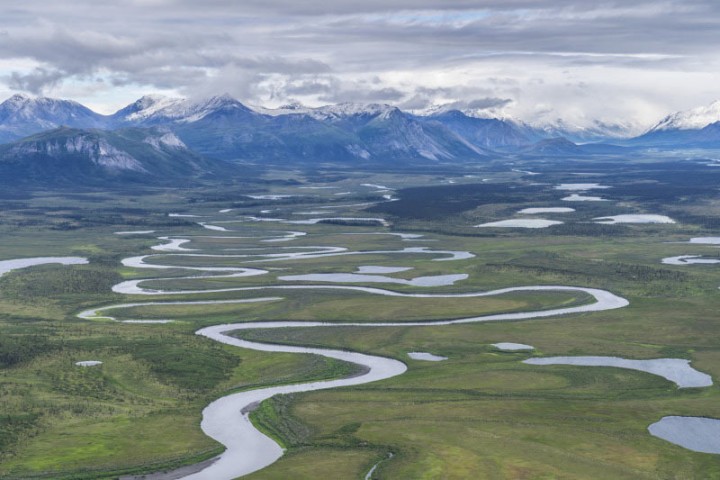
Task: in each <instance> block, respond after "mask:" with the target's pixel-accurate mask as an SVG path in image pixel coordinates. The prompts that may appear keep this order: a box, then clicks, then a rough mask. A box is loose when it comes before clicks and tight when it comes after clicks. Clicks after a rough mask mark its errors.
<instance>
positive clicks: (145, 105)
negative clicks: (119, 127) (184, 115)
mask: <svg viewBox="0 0 720 480" xmlns="http://www.w3.org/2000/svg"><path fill="white" fill-rule="evenodd" d="M183 101H184V100H183V99H182V98H172V97H166V96H164V95H145V96H143V97H141V98H140V99H138V100H137V101H136V102H135V103H133V104H131V105H129V106H128V107H126V108H125V109H123V110H121V111H124V110H127V111H128V112H130V113H128V114H127V115H124V116H123V120H126V121H131V122H132V121H141V120H144V119H147V118H150V117H152V116H154V115H157V114H158V113H160V112H167V111H170V110H171V109H172V108H173V106H175V105H177V104H179V103H181V102H183ZM118 113H119V112H118Z"/></svg>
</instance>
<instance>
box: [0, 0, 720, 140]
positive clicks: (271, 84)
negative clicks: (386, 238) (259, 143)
mask: <svg viewBox="0 0 720 480" xmlns="http://www.w3.org/2000/svg"><path fill="white" fill-rule="evenodd" d="M101 3H102V5H99V4H101ZM4 10H5V11H4V12H3V13H4V14H3V16H2V17H0V93H6V94H8V95H9V94H10V93H11V92H12V91H16V90H21V91H28V92H31V93H37V94H48V95H54V96H63V97H73V98H75V99H77V100H81V101H85V102H88V103H90V104H91V105H92V104H94V105H96V106H98V107H100V108H104V109H107V110H110V109H112V108H113V107H117V106H120V105H121V104H123V103H129V102H130V101H132V100H133V99H134V97H135V96H137V95H138V94H140V93H144V92H151V91H162V92H168V93H176V94H180V95H185V96H202V95H208V94H215V93H222V92H228V93H230V94H232V95H235V96H237V97H238V98H240V99H241V100H243V101H245V102H248V103H255V104H266V105H267V104H269V105H279V104H282V103H285V102H288V101H291V100H300V101H302V102H305V103H309V104H314V105H317V104H321V103H335V102H342V101H357V102H384V103H392V104H396V105H399V106H403V107H405V108H412V109H422V108H428V107H430V106H432V105H437V104H455V105H457V106H461V107H464V108H474V109H480V110H484V111H487V112H488V113H489V114H496V115H503V114H505V115H513V116H516V117H519V118H523V119H525V120H528V121H533V122H543V123H548V122H553V121H556V120H557V119H558V118H564V119H565V120H566V121H567V122H574V123H576V124H580V125H589V124H591V123H592V122H593V121H594V120H602V121H605V122H615V121H618V120H621V121H622V122H625V123H627V124H630V125H640V126H642V125H645V124H647V123H650V122H652V121H654V120H656V119H657V118H658V117H660V116H662V115H664V114H666V113H667V112H669V111H673V110H677V109H684V108H688V107H692V106H696V105H700V104H704V103H708V102H710V101H712V100H714V99H716V98H720V92H719V91H718V88H717V87H716V86H717V85H720V81H719V80H720V74H718V73H716V72H718V68H717V67H718V64H719V63H720V62H719V60H720V52H718V50H717V45H718V44H719V43H720V42H719V40H720V29H718V28H717V24H716V23H717V22H716V21H715V19H717V18H719V17H720V4H718V3H717V2H713V1H712V0H682V1H680V0H675V1H672V0H671V1H643V0H640V1H636V2H621V1H605V2H591V1H583V0H552V1H549V0H487V1H482V2H478V1H476V0H472V1H465V0H384V1H380V0H363V1H356V0H344V1H342V2H328V1H326V0H324V1H322V2H320V1H317V0H308V1H302V2H298V1H292V0H285V1H281V0H262V1H261V0H245V1H243V2H237V1H234V0H207V1H203V2H197V1H194V0H133V1H128V2H97V1H94V0H78V1H76V2H73V5H72V7H69V6H63V5H62V2H46V1H40V0H25V1H23V2H22V3H21V4H19V5H16V6H14V7H13V8H12V9H4Z"/></svg>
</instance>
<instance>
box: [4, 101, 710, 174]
mask: <svg viewBox="0 0 720 480" xmlns="http://www.w3.org/2000/svg"><path fill="white" fill-rule="evenodd" d="M622 133H623V132H622V131H621V129H620V127H617V126H616V125H605V124H601V123H598V124H597V125H596V126H595V127H593V128H588V129H585V130H584V131H579V130H578V129H572V128H567V126H566V125H564V124H563V123H562V122H559V123H558V124H556V125H552V126H546V127H544V128H536V127H532V126H530V125H527V124H525V123H522V122H518V121H514V120H511V119H501V118H481V117H480V116H479V115H474V114H473V113H472V112H465V111H460V110H453V109H444V110H443V109H440V110H436V111H432V112H427V114H424V115H420V114H413V113H410V112H405V111H402V110H400V109H398V108H397V107H393V106H390V105H383V104H354V103H342V104H337V105H329V106H324V107H318V108H309V107H305V106H303V105H300V104H297V103H295V104H289V105H285V106H283V107H280V108H277V109H267V108H261V107H255V108H250V107H248V106H246V105H244V104H242V103H241V102H239V101H238V100H236V99H234V98H232V97H231V96H229V95H221V96H215V97H210V98H205V99H200V100H190V99H180V98H168V97H163V96H157V95H148V96H144V97H142V98H140V99H138V100H137V101H135V102H134V103H132V104H130V105H128V106H126V107H124V108H122V109H120V110H118V111H117V112H115V113H113V114H112V115H101V114H98V113H96V112H93V111H92V110H90V109H89V108H87V107H84V106H83V105H81V104H79V103H77V102H74V101H70V100H59V99H51V98H42V97H41V98H32V97H29V96H26V95H19V94H18V95H14V96H12V97H10V98H9V99H7V100H6V101H4V102H3V103H2V104H0V143H4V145H0V164H1V165H0V172H10V171H11V170H12V171H14V172H16V173H18V172H20V171H21V170H22V169H21V168H20V165H21V164H22V163H23V161H22V160H23V159H24V161H25V163H27V164H28V165H31V167H30V166H28V167H27V169H26V172H25V173H30V172H31V171H34V170H33V169H35V170H37V169H40V170H42V169H52V166H53V165H55V164H56V163H57V162H58V159H59V158H60V157H63V158H66V159H67V161H68V162H69V163H68V165H70V164H72V165H75V166H76V167H78V168H80V167H79V166H80V165H85V166H86V167H87V168H90V166H92V168H91V169H90V170H92V172H93V173H92V176H93V178H118V177H126V176H127V177H133V176H135V177H142V176H144V177H145V178H156V177H157V178H160V177H162V176H167V175H171V174H172V170H173V169H175V170H176V171H178V172H182V173H183V174H193V175H202V174H210V175H212V174H216V173H218V172H221V171H222V170H223V169H224V168H229V167H228V166H227V165H228V163H227V162H222V163H218V162H219V161H232V162H234V163H236V164H237V163H247V162H249V163H265V164H273V163H288V162H290V163H313V164H317V163H328V162H345V163H348V162H349V163H353V164H357V163H364V164H373V163H374V164H383V165H393V164H396V165H400V164H405V163H408V162H411V163H414V164H422V163H426V164H435V163H457V162H473V161H483V160H487V159H489V158H493V157H500V156H503V155H507V154H513V155H528V156H534V155H537V156H571V155H592V154H607V153H617V151H619V150H622V148H643V147H654V148H666V147H667V148H676V147H684V146H692V147H714V146H717V145H718V142H720V102H715V103H713V104H711V105H710V106H707V107H700V108H696V109H692V110H688V111H685V112H678V113H675V114H673V115H669V116H668V117H666V118H664V119H662V120H661V121H660V122H658V124H657V125H655V126H653V127H652V128H651V129H649V130H648V131H647V132H646V133H644V134H643V135H641V136H639V137H635V138H630V139H626V138H619V136H620V135H621V134H622ZM588 139H592V140H593V141H594V143H585V142H586V141H587V140H588ZM575 142H578V143H581V144H580V145H578V144H577V143H575ZM53 162H55V163H53ZM72 162H74V163H72ZM41 165H42V168H41V167H40V166H41ZM171 165H173V168H170V166H171ZM70 170H71V169H70ZM70 170H68V171H70ZM80 170H82V169H80ZM80 170H78V172H79V171H80ZM90 170H88V171H87V172H86V174H87V175H89V173H88V172H90ZM37 171H39V170H37ZM58 175H61V174H60V173H59V172H58ZM62 175H65V176H67V172H65V173H63V174H62ZM62 175H61V176H62Z"/></svg>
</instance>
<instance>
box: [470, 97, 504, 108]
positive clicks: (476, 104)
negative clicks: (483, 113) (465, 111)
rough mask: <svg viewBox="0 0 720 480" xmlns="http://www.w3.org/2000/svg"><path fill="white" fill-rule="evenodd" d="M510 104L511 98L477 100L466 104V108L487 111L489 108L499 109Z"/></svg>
mask: <svg viewBox="0 0 720 480" xmlns="http://www.w3.org/2000/svg"><path fill="white" fill-rule="evenodd" d="M510 103H512V99H511V98H495V97H491V98H478V99H475V100H470V101H469V102H467V108H472V109H476V110H487V109H489V108H501V107H504V106H506V105H509V104H510Z"/></svg>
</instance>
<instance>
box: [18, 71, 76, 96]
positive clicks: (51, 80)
mask: <svg viewBox="0 0 720 480" xmlns="http://www.w3.org/2000/svg"><path fill="white" fill-rule="evenodd" d="M66 75H67V74H66V73H65V72H61V71H58V70H47V69H45V68H40V67H38V68H36V69H35V70H33V71H32V72H30V73H28V74H21V73H19V72H12V73H11V74H10V75H9V77H8V78H7V84H8V86H9V87H10V89H11V90H19V91H23V92H31V93H34V94H41V93H43V91H44V90H45V89H46V88H48V87H51V86H54V85H57V83H58V82H60V81H61V80H62V79H63V78H65V76H66Z"/></svg>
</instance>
